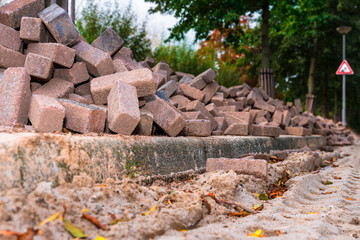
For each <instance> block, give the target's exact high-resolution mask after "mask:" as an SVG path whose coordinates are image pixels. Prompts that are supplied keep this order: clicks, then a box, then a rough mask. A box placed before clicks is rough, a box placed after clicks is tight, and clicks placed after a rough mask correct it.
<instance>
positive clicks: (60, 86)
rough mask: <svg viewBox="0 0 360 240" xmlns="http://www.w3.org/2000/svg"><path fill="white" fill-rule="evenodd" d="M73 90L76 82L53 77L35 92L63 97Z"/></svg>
mask: <svg viewBox="0 0 360 240" xmlns="http://www.w3.org/2000/svg"><path fill="white" fill-rule="evenodd" d="M73 92H74V84H72V83H71V82H68V81H65V80H62V79H60V78H53V79H51V80H50V81H49V82H47V83H45V84H44V85H42V86H41V87H39V88H38V89H37V90H36V91H35V92H34V94H38V95H45V96H49V97H54V98H62V97H65V96H67V95H68V94H70V93H73Z"/></svg>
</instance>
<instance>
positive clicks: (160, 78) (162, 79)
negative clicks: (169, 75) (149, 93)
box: [153, 72, 166, 89]
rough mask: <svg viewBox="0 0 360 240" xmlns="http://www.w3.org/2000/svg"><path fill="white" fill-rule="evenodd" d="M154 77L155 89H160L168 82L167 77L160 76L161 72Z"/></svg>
mask: <svg viewBox="0 0 360 240" xmlns="http://www.w3.org/2000/svg"><path fill="white" fill-rule="evenodd" d="M153 75H154V82H155V88H156V89H157V88H159V87H161V86H162V85H164V84H165V82H166V77H165V76H163V75H162V74H160V73H159V72H155V73H153Z"/></svg>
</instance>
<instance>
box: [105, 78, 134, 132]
mask: <svg viewBox="0 0 360 240" xmlns="http://www.w3.org/2000/svg"><path fill="white" fill-rule="evenodd" d="M107 103H108V127H109V129H110V130H111V131H113V132H116V133H119V134H123V135H131V133H132V132H133V131H134V129H135V128H136V126H137V125H138V123H139V122H140V110H139V101H138V98H137V94H136V88H135V87H134V86H132V85H130V84H128V83H126V82H123V81H116V82H115V83H114V86H113V87H112V89H111V91H110V93H109V95H108V100H107Z"/></svg>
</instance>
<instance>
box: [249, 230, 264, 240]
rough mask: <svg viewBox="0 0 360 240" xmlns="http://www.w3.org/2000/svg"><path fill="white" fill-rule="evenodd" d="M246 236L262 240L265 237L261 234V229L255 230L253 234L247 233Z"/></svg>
mask: <svg viewBox="0 0 360 240" xmlns="http://www.w3.org/2000/svg"><path fill="white" fill-rule="evenodd" d="M247 235H248V236H249V237H257V238H263V237H265V236H264V235H262V234H261V229H259V230H257V231H256V232H254V233H247Z"/></svg>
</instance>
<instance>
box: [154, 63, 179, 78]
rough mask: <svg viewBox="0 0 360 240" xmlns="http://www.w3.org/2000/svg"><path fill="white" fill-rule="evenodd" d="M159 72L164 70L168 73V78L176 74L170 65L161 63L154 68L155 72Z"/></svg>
mask: <svg viewBox="0 0 360 240" xmlns="http://www.w3.org/2000/svg"><path fill="white" fill-rule="evenodd" d="M159 70H164V71H166V73H167V76H170V75H172V74H175V72H174V71H173V70H172V69H171V68H170V67H169V64H167V63H165V62H159V63H158V64H156V65H155V67H153V71H154V72H158V71H159Z"/></svg>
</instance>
